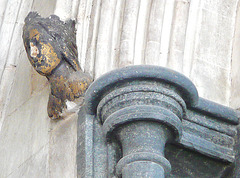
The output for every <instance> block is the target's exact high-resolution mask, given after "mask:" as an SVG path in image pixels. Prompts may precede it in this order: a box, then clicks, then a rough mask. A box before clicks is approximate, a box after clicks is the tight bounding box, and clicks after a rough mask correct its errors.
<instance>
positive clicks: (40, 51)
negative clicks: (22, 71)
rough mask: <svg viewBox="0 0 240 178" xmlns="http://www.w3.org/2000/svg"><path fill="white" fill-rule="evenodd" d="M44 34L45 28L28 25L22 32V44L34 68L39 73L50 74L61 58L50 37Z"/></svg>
mask: <svg viewBox="0 0 240 178" xmlns="http://www.w3.org/2000/svg"><path fill="white" fill-rule="evenodd" d="M25 28H27V27H25ZM44 34H46V32H45V29H44V28H41V26H35V27H34V26H30V28H27V30H25V33H24V34H23V38H24V46H25V48H26V51H27V55H28V59H29V60H30V62H31V64H32V66H33V67H34V68H35V70H36V71H37V72H38V73H40V74H41V75H50V74H51V72H52V70H53V69H54V68H56V67H57V65H58V64H59V63H60V61H61V60H60V59H59V57H58V56H59V55H57V51H55V49H54V48H53V45H52V43H51V41H53V39H52V37H51V36H49V35H44Z"/></svg>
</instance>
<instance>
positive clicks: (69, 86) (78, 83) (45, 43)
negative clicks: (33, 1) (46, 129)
mask: <svg viewBox="0 0 240 178" xmlns="http://www.w3.org/2000/svg"><path fill="white" fill-rule="evenodd" d="M23 41H24V46H25V49H26V52H27V56H28V59H29V61H30V63H31V64H32V66H33V67H34V69H35V70H36V71H37V72H38V73H39V74H41V75H43V76H46V77H47V79H48V81H49V83H50V86H51V93H50V95H49V101H48V108H47V110H48V115H49V117H50V118H52V119H57V118H61V116H62V113H63V112H64V110H65V109H66V107H67V105H66V102H67V101H75V100H76V99H77V98H80V97H81V96H83V95H84V93H85V91H86V89H87V88H88V86H89V84H90V83H91V82H92V78H91V77H90V75H88V74H86V73H84V72H83V71H82V70H81V68H80V65H79V62H78V52H77V46H76V30H75V21H73V20H68V21H66V22H63V21H61V20H60V19H59V17H58V16H56V15H51V16H50V17H48V18H42V17H41V16H40V15H39V14H38V13H36V12H30V13H29V14H28V16H27V17H26V19H25V25H24V27H23Z"/></svg>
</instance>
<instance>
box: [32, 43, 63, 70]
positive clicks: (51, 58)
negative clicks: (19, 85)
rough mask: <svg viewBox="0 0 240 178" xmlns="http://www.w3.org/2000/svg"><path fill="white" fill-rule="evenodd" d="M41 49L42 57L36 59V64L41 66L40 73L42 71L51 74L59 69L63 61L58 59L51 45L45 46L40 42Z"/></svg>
mask: <svg viewBox="0 0 240 178" xmlns="http://www.w3.org/2000/svg"><path fill="white" fill-rule="evenodd" d="M40 47H41V50H40V51H41V56H40V57H36V59H37V60H38V61H37V62H35V63H39V64H41V66H39V67H38V68H37V69H38V71H41V72H42V73H44V74H49V73H51V72H52V70H53V69H54V68H55V67H57V65H58V64H59V63H60V61H61V60H60V59H59V58H58V56H57V54H56V52H55V51H54V49H53V47H52V45H51V44H50V43H47V44H45V43H42V42H40Z"/></svg>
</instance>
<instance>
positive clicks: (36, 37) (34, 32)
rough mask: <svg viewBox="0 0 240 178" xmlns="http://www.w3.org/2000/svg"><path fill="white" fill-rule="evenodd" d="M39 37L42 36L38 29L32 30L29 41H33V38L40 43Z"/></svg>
mask: <svg viewBox="0 0 240 178" xmlns="http://www.w3.org/2000/svg"><path fill="white" fill-rule="evenodd" d="M39 36H40V33H39V32H38V30H37V29H32V30H30V31H29V39H32V38H33V37H35V39H36V40H37V41H39Z"/></svg>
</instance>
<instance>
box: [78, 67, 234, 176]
mask: <svg viewBox="0 0 240 178" xmlns="http://www.w3.org/2000/svg"><path fill="white" fill-rule="evenodd" d="M90 119H93V121H90ZM87 125H88V126H89V125H92V126H91V129H92V130H91V131H89V130H88V131H87V130H86V126H87ZM237 125H238V113H237V112H236V111H235V110H232V109H231V108H228V107H224V106H222V105H219V104H216V103H213V102H211V101H208V100H205V99H202V98H199V97H198V92H197V90H196V87H195V86H194V84H193V83H192V82H191V81H190V80H189V79H188V78H187V77H185V76H184V75H182V74H180V73H178V72H176V71H173V70H170V69H167V68H163V67H158V66H149V65H140V66H129V67H125V68H122V69H117V70H114V71H111V72H109V73H107V74H105V75H103V76H102V77H100V78H99V79H98V80H96V81H95V82H94V83H93V84H92V85H91V86H90V87H89V89H88V90H87V92H86V96H85V105H84V107H83V108H82V110H81V111H80V113H79V125H78V126H79V129H78V154H77V155H78V156H77V163H78V175H79V176H80V177H84V176H86V175H87V173H88V175H91V176H92V177H95V176H96V175H99V172H98V171H97V170H99V171H100V169H101V170H102V171H105V176H107V177H114V176H122V177H136V176H137V177H139V176H140V177H144V176H150V177H165V176H166V175H168V174H169V173H170V172H171V164H170V162H169V161H168V160H167V159H166V158H165V157H164V149H165V145H166V144H167V143H172V144H176V145H180V146H181V147H183V148H187V149H191V150H194V151H196V152H199V153H201V154H203V155H206V156H208V157H211V158H214V159H216V160H219V161H223V162H230V163H231V162H233V161H234V159H235V157H234V150H233V147H234V136H235V135H236V132H237V131H236V126H237ZM86 132H88V133H89V132H91V134H90V135H92V136H91V138H90V140H86V138H89V137H88V135H87V134H86ZM96 132H97V133H99V134H96ZM84 134H86V135H84ZM82 138H85V139H84V141H83V140H80V139H82ZM89 148H91V150H89ZM81 154H88V155H92V157H91V159H87V158H86V157H84V155H81ZM83 164H85V166H83ZM86 165H91V166H92V168H90V167H87V166H86ZM97 165H98V166H99V165H101V168H99V167H98V168H96V167H97ZM89 172H91V173H90V174H89ZM100 172H101V171H100ZM103 176H104V175H103Z"/></svg>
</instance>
